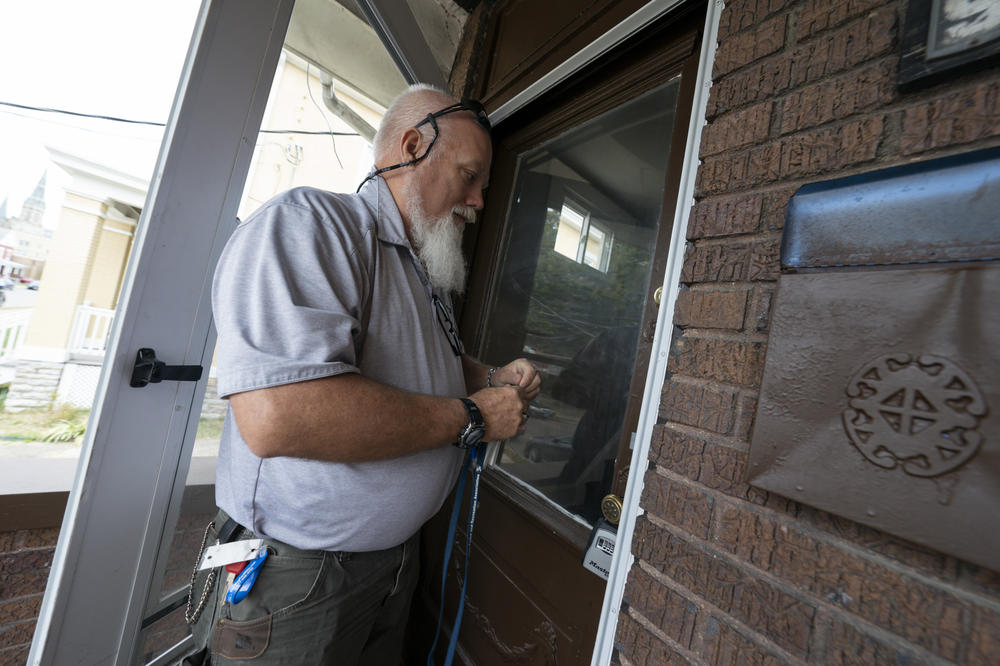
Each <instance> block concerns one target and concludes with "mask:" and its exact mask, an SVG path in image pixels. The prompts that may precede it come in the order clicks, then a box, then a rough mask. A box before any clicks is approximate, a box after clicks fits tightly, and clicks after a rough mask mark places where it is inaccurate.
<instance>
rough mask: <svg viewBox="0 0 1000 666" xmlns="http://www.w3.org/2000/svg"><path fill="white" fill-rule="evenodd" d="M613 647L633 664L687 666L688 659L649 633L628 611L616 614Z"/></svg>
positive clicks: (641, 665) (644, 665)
mask: <svg viewBox="0 0 1000 666" xmlns="http://www.w3.org/2000/svg"><path fill="white" fill-rule="evenodd" d="M615 648H616V649H617V650H618V652H619V653H620V654H621V655H622V656H623V657H624V658H625V659H627V660H628V662H629V663H630V664H634V665H635V666H675V665H676V666H688V660H687V659H685V658H684V657H683V656H682V655H679V654H677V653H676V652H675V651H674V650H673V649H672V648H671V647H670V646H669V645H667V644H666V643H664V642H663V641H661V640H660V639H659V638H657V637H656V636H654V635H653V634H651V633H649V632H648V631H647V630H646V628H645V627H643V626H642V625H641V624H639V623H638V622H636V621H635V620H634V619H632V617H631V616H630V615H629V614H628V613H622V614H620V615H619V616H618V629H617V631H616V632H615Z"/></svg>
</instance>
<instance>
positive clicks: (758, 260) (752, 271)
mask: <svg viewBox="0 0 1000 666" xmlns="http://www.w3.org/2000/svg"><path fill="white" fill-rule="evenodd" d="M780 272H781V241H780V240H779V239H777V238H774V239H770V240H765V241H762V242H759V243H755V244H754V245H753V246H751V248H750V265H749V267H748V269H747V279H748V280H751V281H759V280H768V281H773V280H777V279H778V273H780ZM756 385H757V386H759V385H760V381H759V380H758V381H757V382H756Z"/></svg>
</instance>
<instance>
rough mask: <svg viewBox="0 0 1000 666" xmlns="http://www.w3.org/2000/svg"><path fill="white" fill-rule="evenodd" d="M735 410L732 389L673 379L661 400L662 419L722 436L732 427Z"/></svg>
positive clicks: (734, 395)
mask: <svg viewBox="0 0 1000 666" xmlns="http://www.w3.org/2000/svg"><path fill="white" fill-rule="evenodd" d="M735 411H736V393H735V391H732V390H730V389H725V388H721V387H714V386H711V387H710V386H703V385H700V384H692V383H688V382H678V381H676V380H671V381H670V382H669V383H668V384H667V385H666V386H665V387H664V390H663V396H662V398H661V400H660V416H661V417H662V418H664V419H666V420H668V421H676V422H677V423H683V424H685V425H689V426H694V427H696V428H702V429H703V430H710V431H712V432H717V433H720V434H722V435H727V434H729V432H730V431H731V430H732V428H733V422H734V420H735V418H736V414H735Z"/></svg>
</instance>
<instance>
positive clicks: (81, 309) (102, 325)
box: [66, 305, 115, 357]
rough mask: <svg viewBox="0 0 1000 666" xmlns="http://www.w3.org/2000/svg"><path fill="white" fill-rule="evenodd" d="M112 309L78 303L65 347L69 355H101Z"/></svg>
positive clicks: (104, 346)
mask: <svg viewBox="0 0 1000 666" xmlns="http://www.w3.org/2000/svg"><path fill="white" fill-rule="evenodd" d="M114 316H115V311H114V310H109V309H107V308H95V307H91V306H89V305H78V306H77V307H76V315H75V316H74V317H73V328H72V329H71V330H70V334H69V342H68V343H67V344H66V349H67V351H68V352H69V354H70V356H71V357H72V356H74V355H84V356H103V355H104V350H105V349H106V348H107V346H108V335H109V334H110V333H111V320H112V318H113V317H114Z"/></svg>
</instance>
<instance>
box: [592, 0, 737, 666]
mask: <svg viewBox="0 0 1000 666" xmlns="http://www.w3.org/2000/svg"><path fill="white" fill-rule="evenodd" d="M724 5H725V3H724V1H723V0H709V2H708V8H707V9H706V11H705V29H704V31H703V32H702V40H701V53H700V54H699V56H698V75H697V79H696V80H695V90H694V99H693V100H692V101H691V119H690V121H689V123H688V135H687V144H686V145H685V148H684V166H683V168H682V170H681V182H680V188H679V189H678V193H677V205H676V206H675V207H674V226H673V230H672V232H671V237H670V249H669V251H668V253H667V265H666V269H665V270H664V272H663V285H662V287H663V297H662V300H661V301H660V311H659V313H658V314H657V318H656V330H655V332H654V334H653V346H652V348H651V349H650V352H649V369H648V371H647V373H646V387H645V389H644V391H643V395H642V411H641V412H640V413H639V423H638V429H637V430H636V434H635V446H634V448H633V450H632V461H631V463H630V465H629V479H628V485H627V486H626V487H625V497H623V498H622V515H621V520H620V521H619V523H618V538H617V542H616V543H617V546H616V548H615V553H614V555H613V556H612V558H611V570H610V574H609V576H608V586H607V587H606V588H605V590H604V604H603V606H602V607H601V621H600V624H599V625H598V629H597V639H596V641H595V644H594V652H593V656H592V657H591V664H592V665H593V666H598V665H603V664H609V663H610V662H611V656H612V652H613V650H614V641H615V633H616V631H617V629H618V614H619V612H620V610H621V606H622V600H623V598H624V595H625V583H626V581H627V580H628V573H629V571H630V570H631V569H632V564H633V562H635V556H634V555H633V554H632V535H633V533H634V532H635V520H636V518H638V517H639V515H641V514H642V507H641V506H640V505H639V500H640V499H641V497H642V488H643V479H644V477H645V473H646V469H647V468H648V467H649V465H648V460H649V447H650V443H651V441H652V437H653V427H654V426H655V425H656V418H657V412H658V411H659V404H660V393H661V392H662V391H663V382H664V379H665V378H666V374H667V361H668V356H669V353H670V342H671V339H672V338H673V330H674V326H673V322H674V306H675V305H676V303H677V294H678V293H679V292H680V284H681V282H680V281H681V269H682V268H683V266H684V252H685V250H686V241H685V239H686V238H687V225H688V219H689V217H690V215H691V208H692V206H693V205H694V186H695V177H696V175H697V173H698V166H699V164H701V160H700V159H698V153H699V149H700V146H701V133H702V128H703V127H704V126H705V112H706V109H707V108H708V91H709V88H711V86H712V66H713V65H714V63H715V50H716V46H717V40H718V36H719V17H720V15H721V14H722V9H723V7H724Z"/></svg>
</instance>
